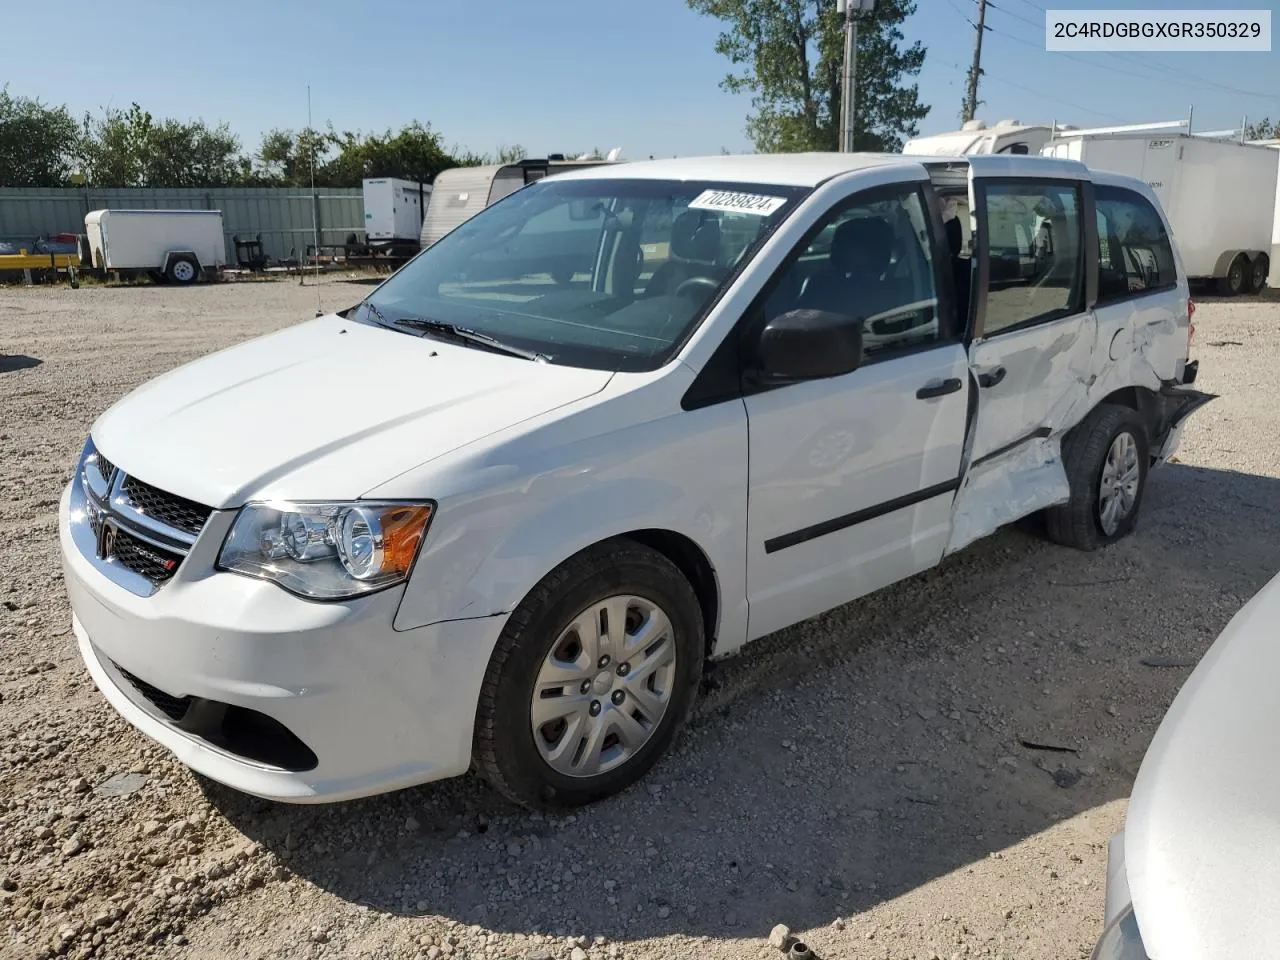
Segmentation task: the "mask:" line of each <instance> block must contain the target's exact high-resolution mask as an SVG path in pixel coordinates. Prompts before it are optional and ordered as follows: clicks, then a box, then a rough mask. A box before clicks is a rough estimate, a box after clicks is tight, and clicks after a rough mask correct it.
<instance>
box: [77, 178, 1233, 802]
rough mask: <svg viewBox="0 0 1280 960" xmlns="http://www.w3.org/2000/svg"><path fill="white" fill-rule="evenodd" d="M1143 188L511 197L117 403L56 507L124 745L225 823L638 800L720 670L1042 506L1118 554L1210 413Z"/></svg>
mask: <svg viewBox="0 0 1280 960" xmlns="http://www.w3.org/2000/svg"><path fill="white" fill-rule="evenodd" d="M1192 310H1193V307H1192V304H1191V302H1190V301H1189V299H1188V296H1187V286H1186V282H1185V278H1184V277H1183V275H1182V270H1181V267H1180V264H1179V259H1178V254H1177V252H1176V250H1175V248H1174V246H1173V243H1172V241H1171V239H1170V236H1169V230H1168V225H1167V223H1166V222H1165V220H1164V218H1163V216H1162V214H1161V213H1160V211H1159V208H1158V206H1157V205H1156V204H1155V203H1154V202H1153V198H1152V195H1151V192H1150V191H1149V190H1148V189H1147V187H1146V186H1144V185H1143V184H1142V183H1140V182H1137V181H1134V180H1131V179H1128V178H1123V177H1118V176H1114V175H1107V174H1094V173H1090V171H1089V170H1088V169H1087V168H1085V167H1084V166H1082V165H1080V164H1079V163H1075V162H1071V161H1064V160H1053V159H1045V158H1033V157H970V158H959V159H947V158H933V157H930V158H915V157H903V156H898V155H884V156H880V155H875V156H872V155H858V154H846V155H839V154H810V155H789V156H743V157H714V158H703V159H680V160H661V161H653V162H645V163H632V164H627V165H626V166H625V167H613V166H601V167H595V168H591V169H584V170H581V171H577V172H573V173H565V174H562V175H560V176H557V177H554V178H548V179H545V180H542V181H539V182H537V183H534V184H531V185H529V186H527V187H525V188H523V189H521V190H519V191H517V192H516V193H514V194H512V195H511V196H510V197H507V198H506V199H504V200H502V201H500V202H499V203H497V204H495V205H494V206H492V207H490V208H488V209H487V210H485V211H484V212H482V213H480V214H479V215H477V216H476V217H475V218H473V219H471V220H469V221H467V222H466V223H465V224H463V225H462V226H460V227H458V228H457V229H456V230H454V231H453V232H452V233H450V234H449V235H448V236H446V237H445V238H444V239H442V240H440V241H439V242H438V243H436V244H434V245H433V246H432V247H431V248H429V249H428V250H426V251H424V252H423V253H421V254H420V255H419V256H418V257H416V258H415V259H414V260H413V261H412V262H410V263H409V264H408V265H407V266H405V267H404V268H403V269H402V270H401V271H400V272H399V273H397V274H395V275H394V276H392V277H391V278H390V279H388V280H387V281H386V282H385V283H383V284H382V285H381V286H379V287H377V288H376V289H375V290H374V291H373V292H372V293H371V294H370V295H369V296H368V298H367V299H365V300H364V301H362V302H361V303H360V304H358V305H357V306H355V307H353V308H352V309H350V310H347V311H344V312H343V315H331V316H325V317H321V318H318V319H315V320H311V321H309V322H306V323H302V324H299V325H297V326H294V327H292V328H289V329H286V330H283V331H281V332H278V333H274V334H271V335H269V336H266V337H262V338H260V339H258V340H255V341H252V342H250V343H245V344H241V345H239V346H236V347H233V348H231V349H229V350H225V351H223V352H221V353H217V354H214V355H212V356H209V357H206V358H204V359H202V360H198V361H196V362H195V363H192V364H190V365H188V366H186V367H183V368H181V369H178V370H175V371H173V372H171V373H168V374H166V375H164V376H162V377H160V378H159V379H157V380H154V381H152V382H151V383H149V384H146V385H144V386H143V387H141V388H139V389H138V390H136V391H135V392H134V393H132V394H130V395H129V396H127V397H126V398H124V399H123V400H121V401H120V402H119V403H117V404H116V405H115V406H114V407H112V408H111V409H110V410H108V411H107V412H106V413H105V414H103V415H102V417H101V418H100V419H99V420H98V421H97V422H96V423H95V424H94V425H93V428H92V432H91V436H90V439H89V440H88V442H87V443H86V445H85V448H84V453H83V456H82V458H81V460H80V463H79V466H78V469H77V470H76V472H75V477H74V480H73V481H72V482H71V484H70V485H69V486H68V488H67V490H66V493H65V496H64V498H63V502H62V509H61V545H62V552H63V556H64V560H65V568H66V583H67V589H68V592H69V594H70V598H71V605H72V608H73V611H74V621H73V626H74V631H75V635H76V637H77V638H78V641H79V645H80V650H81V653H82V654H83V657H84V660H85V663H86V664H87V665H88V668H89V671H90V673H91V674H92V675H93V678H94V680H95V681H96V682H97V684H98V686H99V687H100V688H101V689H102V691H103V693H104V694H105V695H106V697H107V698H108V700H110V701H111V703H112V704H113V705H114V706H115V708H116V709H117V710H119V711H120V713H121V714H123V715H124V716H125V717H126V718H127V719H128V720H129V721H130V722H131V723H133V724H134V725H136V726H137V727H138V728H139V729H141V730H142V731H143V732H145V733H146V734H148V735H149V736H151V737H153V738H155V739H156V740H158V741H159V742H160V743H162V744H164V745H165V746H166V747H168V748H169V749H170V750H172V751H173V752H174V753H175V754H176V755H177V756H178V757H179V758H180V759H181V760H183V761H184V762H185V763H187V764H189V765H190V766H191V767H192V768H194V769H196V770H198V771H200V772H201V773H203V774H205V775H207V776H209V777H211V778H213V779H215V780H219V781H221V782H223V783H226V784H229V785H231V786H233V787H236V788H238V789H240V790H243V791H246V792H248V793H252V794H256V795H259V796H262V797H268V798H274V799H278V800H287V801H299V802H318V801H327V800H340V799H344V798H350V797H358V796H363V795H368V794H373V793H378V792H381V791H387V790H392V789H395V788H399V787H405V786H408V785H410V784H417V783H423V782H425V781H430V780H436V779H440V778H444V777H451V776H455V775H458V774H462V773H464V772H466V771H467V770H468V769H469V768H474V769H476V770H477V771H478V772H479V773H480V774H482V775H483V776H484V777H485V778H487V779H488V780H489V781H490V782H491V783H492V784H493V785H494V786H495V787H496V788H497V789H499V790H500V791H502V792H503V793H504V794H506V795H507V796H509V797H511V798H512V799H514V800H516V801H518V802H520V803H523V804H527V805H531V806H565V805H572V804H580V803H584V802H587V801H590V800H593V799H596V798H599V797H603V796H606V795H608V794H611V793H614V792H616V791H618V790H620V789H622V788H624V787H626V786H627V785H628V784H630V783H632V782H633V781H635V780H636V779H637V778H639V777H640V776H641V775H643V773H644V772H645V771H646V770H647V769H648V768H649V767H650V766H652V765H653V763H654V762H655V761H656V760H657V759H658V758H659V757H660V756H661V755H662V753H663V751H665V750H666V749H667V747H668V746H669V745H670V743H671V741H672V738H673V737H674V736H675V734H676V732H677V730H678V729H679V727H680V726H681V724H682V723H683V721H684V720H685V718H686V716H687V715H688V713H689V709H690V705H691V703H692V701H693V699H694V696H695V693H696V691H697V689H698V683H699V678H700V674H701V672H702V667H703V663H704V660H705V659H707V658H713V657H723V656H726V655H728V654H731V653H733V652H735V651H737V650H738V649H739V648H740V647H742V646H743V644H745V643H746V642H747V641H749V640H751V639H753V638H756V637H760V636H763V635H764V634H768V633H772V632H774V631H776V630H779V629H780V628H782V627H785V626H787V625H788V624H793V623H796V622H798V621H801V620H804V619H805V618H807V617H812V616H814V615H816V614H819V613H821V612H823V611H825V610H829V609H831V608H832V607H835V606H837V605H839V604H843V603H845V602H847V601H849V600H851V599H854V598H856V597H859V596H862V595H863V594H866V593H868V592H870V591H873V590H876V589H878V588H880V587H883V586H885V585H887V584H890V583H893V582H894V581H897V580H901V579H903V578H905V577H909V576H911V575H913V574H916V573H919V572H920V571H922V570H926V569H928V568H930V567H932V566H934V565H936V564H938V563H939V562H940V561H941V560H942V558H943V557H945V556H947V555H948V554H950V553H952V552H954V551H956V550H959V549H961V548H962V547H964V546H965V545H967V544H969V543H971V542H972V541H974V540H975V539H977V538H979V537H983V536H986V535H988V534H990V533H992V532H993V531H995V530H996V529H998V528H999V527H1001V526H1002V525H1004V524H1007V523H1009V522H1011V521H1013V520H1015V519H1018V518H1020V517H1024V516H1027V515H1029V514H1033V513H1039V512H1041V511H1043V512H1044V517H1045V529H1046V531H1047V533H1048V536H1049V537H1050V538H1052V539H1053V540H1055V541H1057V542H1060V543H1064V544H1069V545H1072V546H1075V547H1080V548H1083V549H1092V548H1096V547H1099V546H1102V545H1105V544H1107V543H1110V542H1111V541H1114V540H1116V539H1117V538H1119V537H1122V536H1124V535H1125V534H1127V533H1129V532H1130V531H1131V530H1132V529H1133V527H1134V523H1135V521H1136V519H1137V516H1138V510H1139V506H1140V504H1141V501H1142V496H1143V491H1144V488H1145V485H1146V480H1147V474H1148V470H1149V469H1150V468H1151V467H1152V466H1153V465H1155V464H1157V463H1159V462H1160V461H1161V460H1162V459H1164V458H1165V457H1167V456H1168V455H1169V454H1170V452H1171V451H1172V450H1173V449H1174V447H1175V445H1176V444H1177V440H1178V435H1179V430H1180V428H1181V425H1182V422H1183V420H1184V418H1185V417H1186V416H1187V415H1188V414H1189V413H1190V412H1191V411H1192V410H1193V409H1195V408H1196V407H1197V406H1199V405H1201V404H1202V403H1204V402H1205V401H1206V400H1208V399H1210V398H1209V397H1208V395H1206V394H1202V393H1198V392H1196V391H1195V390H1193V389H1191V388H1189V387H1188V384H1190V383H1191V382H1192V380H1193V379H1194V376H1195V371H1196V365H1195V364H1193V363H1189V362H1188V351H1189V346H1190V339H1191V331H1192V326H1191V313H1192Z"/></svg>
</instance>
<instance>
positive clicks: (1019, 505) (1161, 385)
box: [946, 164, 1211, 555]
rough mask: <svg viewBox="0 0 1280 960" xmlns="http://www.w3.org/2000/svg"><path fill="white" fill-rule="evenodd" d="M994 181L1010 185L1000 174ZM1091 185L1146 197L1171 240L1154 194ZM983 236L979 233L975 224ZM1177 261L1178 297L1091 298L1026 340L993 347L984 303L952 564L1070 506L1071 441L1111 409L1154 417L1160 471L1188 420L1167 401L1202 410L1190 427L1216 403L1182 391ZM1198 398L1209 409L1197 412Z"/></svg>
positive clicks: (1116, 182)
mask: <svg viewBox="0 0 1280 960" xmlns="http://www.w3.org/2000/svg"><path fill="white" fill-rule="evenodd" d="M995 171H996V172H997V173H999V174H1002V175H1005V176H1007V174H1006V173H1005V171H1003V170H1002V169H1001V168H1000V167H996V168H995ZM1054 173H1055V174H1056V173H1057V171H1054ZM982 175H983V170H982V169H981V165H979V164H974V165H972V166H971V168H970V193H969V201H970V209H971V210H975V211H976V210H977V209H978V207H979V203H980V198H979V197H978V196H977V195H976V191H975V190H974V189H973V184H974V183H975V182H980V181H981V178H982ZM1074 175H1075V176H1078V171H1075V172H1074ZM1038 176H1039V178H1041V179H1044V178H1045V176H1046V174H1045V173H1043V172H1041V173H1040V174H1038ZM1089 183H1090V185H1091V186H1097V185H1107V186H1122V187H1123V188H1124V189H1126V190H1129V191H1131V192H1133V193H1137V194H1139V195H1141V196H1143V197H1144V198H1145V199H1147V200H1148V201H1149V202H1150V203H1151V204H1152V206H1153V207H1154V209H1155V211H1156V212H1157V213H1158V215H1159V216H1160V217H1161V219H1162V221H1163V222H1164V225H1165V229H1166V231H1169V232H1170V234H1171V233H1172V231H1171V228H1170V227H1169V224H1168V221H1167V219H1166V218H1165V217H1164V214H1163V212H1162V211H1161V210H1160V206H1159V203H1158V202H1157V201H1156V198H1155V195H1154V194H1153V193H1152V192H1151V190H1150V188H1148V187H1147V186H1146V184H1142V183H1140V182H1137V181H1134V180H1131V179H1129V178H1126V177H1118V176H1115V175H1113V174H1106V173H1097V172H1094V173H1092V174H1090V178H1089ZM1091 206H1092V203H1091V202H1090V203H1086V204H1085V206H1084V213H1085V215H1086V218H1087V219H1086V223H1085V225H1084V226H1085V231H1084V240H1085V243H1086V244H1089V245H1091V246H1090V249H1091V251H1092V257H1093V261H1094V264H1093V269H1094V270H1095V271H1096V257H1097V254H1096V250H1097V244H1098V236H1097V223H1096V220H1093V218H1091V217H1089V212H1090V207H1091ZM975 220H976V217H975ZM1090 221H1092V222H1090ZM973 231H974V233H975V235H979V233H980V230H979V226H978V224H976V222H975V224H974V225H973ZM1173 256H1174V260H1175V263H1176V269H1177V283H1176V284H1175V285H1173V286H1171V287H1170V288H1169V289H1167V290H1160V291H1156V292H1151V293H1145V294H1144V295H1142V296H1139V297H1133V298H1130V299H1125V300H1121V301H1119V302H1111V303H1104V304H1101V305H1099V303H1098V297H1097V290H1096V289H1089V290H1087V291H1086V302H1085V309H1084V310H1083V311H1082V312H1080V313H1077V314H1074V315H1071V316H1067V317H1063V318H1061V319H1057V320H1054V321H1051V322H1048V323H1041V324H1039V325H1036V326H1032V327H1029V328H1028V329H1026V330H1016V331H1006V332H1003V333H1000V334H998V335H996V336H992V337H986V336H984V335H983V321H984V316H983V310H984V307H985V301H984V298H983V297H982V296H980V297H978V298H977V308H976V314H977V315H976V316H975V317H974V330H975V333H976V334H977V335H976V336H975V338H974V339H973V341H972V342H971V344H970V347H969V355H970V366H971V369H972V372H973V375H974V383H975V387H976V388H977V395H978V400H977V404H976V411H975V414H974V422H973V424H972V426H971V433H972V443H971V446H970V450H969V456H968V457H967V459H966V465H967V466H966V470H965V473H964V477H963V479H962V480H961V484H960V490H959V491H958V493H957V495H956V500H955V506H954V510H953V518H952V531H951V538H950V540H949V541H948V543H947V548H946V554H947V555H950V554H952V553H955V552H956V551H957V550H961V549H963V548H964V547H966V546H968V545H969V544H971V543H973V542H974V541H975V540H978V539H980V538H982V537H985V536H988V535H989V534H991V533H994V532H995V531H996V530H998V529H999V528H1000V527H1002V526H1005V525H1006V524H1009V523H1012V522H1014V521H1016V520H1018V519H1020V518H1022V517H1025V516H1028V515H1030V514H1032V513H1035V512H1037V511H1039V510H1043V509H1045V508H1047V507H1053V506H1058V505H1060V504H1063V503H1066V502H1067V501H1068V499H1069V498H1070V493H1071V491H1070V484H1069V483H1068V481H1067V474H1066V469H1065V467H1064V465H1063V462H1062V440H1063V437H1064V436H1065V435H1066V434H1067V432H1068V431H1070V430H1071V429H1072V428H1073V427H1075V426H1076V425H1077V424H1079V423H1080V422H1081V421H1082V420H1083V419H1084V418H1085V417H1087V416H1088V415H1089V413H1090V412H1091V411H1093V410H1094V408H1096V407H1097V406H1098V404H1099V403H1102V402H1104V401H1105V400H1107V399H1108V398H1117V399H1118V400H1119V401H1120V402H1123V403H1125V404H1126V405H1130V404H1132V403H1135V402H1136V403H1138V404H1139V406H1140V409H1141V408H1143V407H1147V408H1149V409H1150V410H1151V411H1152V416H1151V417H1150V418H1149V420H1150V425H1151V428H1152V430H1151V432H1152V435H1151V437H1150V440H1151V453H1152V454H1153V457H1154V460H1155V462H1156V463H1159V462H1163V461H1164V460H1166V459H1168V457H1169V456H1171V455H1172V454H1173V452H1174V450H1175V449H1176V448H1177V443H1178V439H1179V436H1180V434H1181V430H1180V427H1181V420H1179V422H1178V423H1177V424H1173V423H1170V422H1169V421H1170V420H1171V419H1175V418H1176V414H1174V413H1172V412H1170V411H1168V409H1167V404H1166V403H1162V391H1165V393H1164V398H1165V399H1166V400H1167V399H1168V397H1169V394H1168V392H1167V391H1168V390H1170V389H1174V390H1181V391H1183V398H1185V400H1186V401H1187V402H1188V404H1190V403H1194V406H1188V409H1187V410H1186V412H1185V413H1184V414H1183V416H1185V415H1186V414H1188V413H1189V412H1191V411H1192V410H1194V409H1198V407H1199V406H1200V405H1201V403H1202V402H1207V399H1211V398H1207V397H1206V395H1204V394H1198V393H1196V392H1195V391H1188V390H1187V388H1184V387H1179V386H1178V385H1179V384H1180V383H1181V382H1182V379H1183V375H1184V368H1185V365H1186V363H1187V359H1188V357H1187V354H1188V345H1189V336H1190V329H1189V328H1190V323H1191V320H1190V307H1189V302H1190V293H1189V290H1188V288H1187V280H1186V275H1185V271H1184V269H1183V265H1182V261H1181V256H1180V254H1179V253H1178V251H1177V248H1176V247H1174V248H1173ZM993 371H994V372H998V373H999V374H1000V380H999V382H998V383H995V384H992V385H990V386H986V387H984V386H982V385H981V381H982V378H983V377H984V376H985V377H987V378H988V379H990V377H991V374H992V372H993ZM1196 397H1206V399H1205V400H1204V401H1200V402H1195V398H1196Z"/></svg>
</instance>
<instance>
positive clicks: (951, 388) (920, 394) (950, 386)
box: [916, 377, 964, 400]
mask: <svg viewBox="0 0 1280 960" xmlns="http://www.w3.org/2000/svg"><path fill="white" fill-rule="evenodd" d="M963 386H964V384H963V383H962V382H961V381H960V378H959V377H952V378H951V379H950V380H939V381H935V382H934V383H930V384H926V385H925V386H923V387H921V388H920V389H919V390H917V391H916V398H917V399H919V400H932V399H933V398H934V397H945V396H946V395H947V394H948V393H955V392H956V391H958V390H960V389H961V388H962V387H963Z"/></svg>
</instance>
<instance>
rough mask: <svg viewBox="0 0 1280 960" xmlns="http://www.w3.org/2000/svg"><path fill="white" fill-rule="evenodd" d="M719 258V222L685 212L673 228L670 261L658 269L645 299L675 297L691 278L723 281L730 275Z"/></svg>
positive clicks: (702, 213) (702, 214) (696, 212)
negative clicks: (727, 274)
mask: <svg viewBox="0 0 1280 960" xmlns="http://www.w3.org/2000/svg"><path fill="white" fill-rule="evenodd" d="M719 256H720V221H719V219H718V218H717V217H716V216H715V215H714V214H711V213H707V212H706V211H703V210H686V211H685V212H684V213H682V214H680V216H678V217H676V220H675V223H673V224H672V225H671V246H670V251H669V256H668V257H667V262H666V263H664V264H663V265H662V266H660V267H658V269H657V270H655V271H654V272H653V276H652V277H650V278H649V284H648V286H646V287H645V288H644V295H645V296H646V297H660V296H672V295H673V294H675V292H676V290H678V289H679V287H680V284H682V283H684V282H685V281H686V280H688V279H689V278H690V277H707V278H709V279H711V280H716V281H719V280H722V279H724V276H725V274H726V273H727V272H728V271H727V270H726V269H725V268H724V267H719V266H716V260H717V258H719Z"/></svg>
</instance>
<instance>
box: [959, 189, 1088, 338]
mask: <svg viewBox="0 0 1280 960" xmlns="http://www.w3.org/2000/svg"><path fill="white" fill-rule="evenodd" d="M984 193H985V199H986V202H985V203H984V204H981V205H980V207H981V208H982V209H980V215H985V217H986V223H987V252H988V261H989V269H990V273H989V277H988V283H987V312H986V323H985V329H984V335H986V336H990V335H991V334H995V333H999V332H1000V331H1001V330H1007V329H1008V328H1010V327H1014V326H1021V325H1025V324H1028V323H1036V322H1039V321H1045V320H1054V319H1057V318H1058V317H1066V316H1070V315H1071V314H1073V313H1079V312H1081V311H1082V310H1083V309H1084V233H1083V223H1082V222H1081V218H1080V206H1081V204H1080V188H1079V187H1078V186H1077V185H1075V184H1070V183H1036V182H1032V181H1021V182H1017V183H992V184H987V185H986V186H985V190H984Z"/></svg>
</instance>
